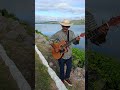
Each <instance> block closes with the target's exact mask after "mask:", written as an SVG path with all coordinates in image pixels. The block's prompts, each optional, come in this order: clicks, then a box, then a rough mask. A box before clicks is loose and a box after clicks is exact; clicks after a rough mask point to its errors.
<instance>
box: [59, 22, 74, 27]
mask: <svg viewBox="0 0 120 90" xmlns="http://www.w3.org/2000/svg"><path fill="white" fill-rule="evenodd" d="M60 25H62V26H71V25H73V23H70V24H65V23H62V22H61V23H60Z"/></svg>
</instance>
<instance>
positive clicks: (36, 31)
mask: <svg viewBox="0 0 120 90" xmlns="http://www.w3.org/2000/svg"><path fill="white" fill-rule="evenodd" d="M35 33H37V34H40V35H43V36H44V37H45V39H46V40H49V39H48V36H47V35H44V34H43V33H42V32H40V31H38V30H35Z"/></svg>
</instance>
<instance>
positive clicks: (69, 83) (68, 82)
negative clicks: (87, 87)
mask: <svg viewBox="0 0 120 90" xmlns="http://www.w3.org/2000/svg"><path fill="white" fill-rule="evenodd" d="M64 81H65V82H66V83H67V84H68V85H69V86H72V83H71V81H70V80H69V79H65V80H64Z"/></svg>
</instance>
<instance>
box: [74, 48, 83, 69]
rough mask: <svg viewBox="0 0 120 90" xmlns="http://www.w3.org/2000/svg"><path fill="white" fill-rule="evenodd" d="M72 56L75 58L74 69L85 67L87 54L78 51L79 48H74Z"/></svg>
mask: <svg viewBox="0 0 120 90" xmlns="http://www.w3.org/2000/svg"><path fill="white" fill-rule="evenodd" d="M72 56H73V60H72V63H73V67H74V68H76V67H81V68H82V67H83V66H84V63H85V52H84V51H82V50H80V49H78V48H72Z"/></svg>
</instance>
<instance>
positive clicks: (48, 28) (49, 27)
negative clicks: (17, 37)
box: [35, 24, 85, 49]
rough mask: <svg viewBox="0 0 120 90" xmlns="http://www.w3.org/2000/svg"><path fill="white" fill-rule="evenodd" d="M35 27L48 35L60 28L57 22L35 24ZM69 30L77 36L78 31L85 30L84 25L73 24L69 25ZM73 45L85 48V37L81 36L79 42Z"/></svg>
mask: <svg viewBox="0 0 120 90" xmlns="http://www.w3.org/2000/svg"><path fill="white" fill-rule="evenodd" d="M35 29H36V30H38V31H41V32H42V33H43V34H45V35H47V36H49V37H50V36H51V35H53V34H55V33H56V32H57V31H59V30H61V26H60V25H59V24H35ZM70 30H72V31H73V32H74V33H75V35H76V36H78V35H80V33H83V32H85V25H73V26H71V27H70ZM74 47H77V48H80V49H85V38H81V40H80V44H79V45H74Z"/></svg>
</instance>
